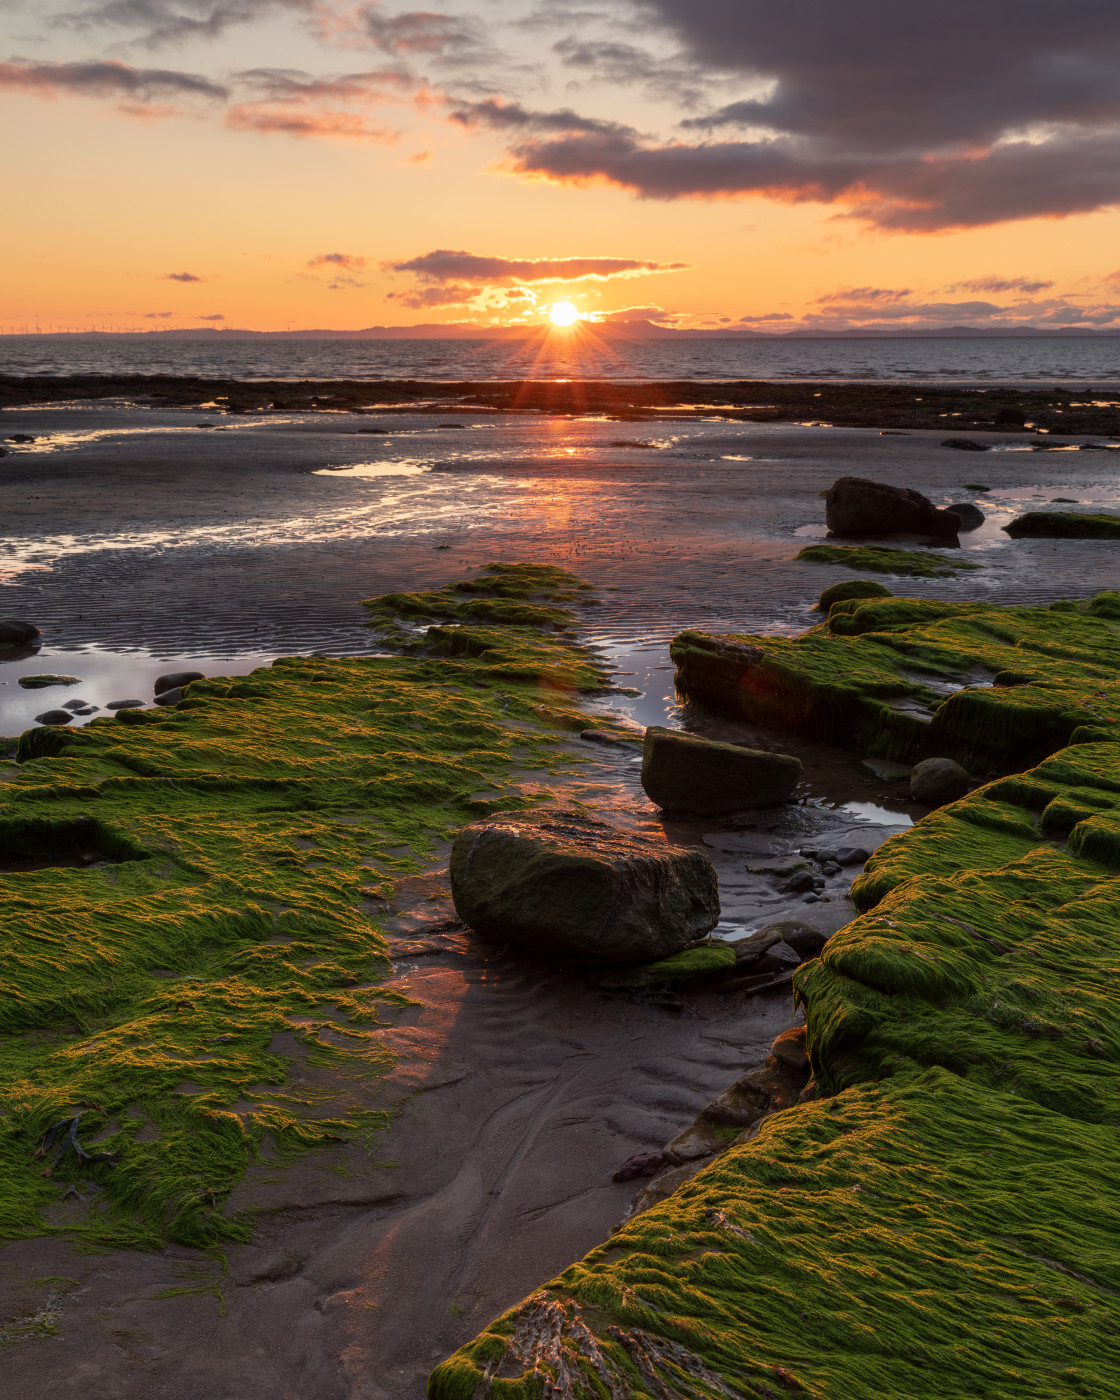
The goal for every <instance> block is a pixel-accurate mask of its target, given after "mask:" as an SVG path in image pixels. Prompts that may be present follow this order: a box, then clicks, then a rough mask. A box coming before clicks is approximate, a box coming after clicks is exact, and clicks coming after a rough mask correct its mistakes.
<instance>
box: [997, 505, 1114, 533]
mask: <svg viewBox="0 0 1120 1400" xmlns="http://www.w3.org/2000/svg"><path fill="white" fill-rule="evenodd" d="M1003 528H1004V529H1005V530H1006V531H1007V533H1008V534H1009V535H1010V536H1011V538H1012V539H1013V540H1019V539H1046V540H1120V515H1109V514H1108V513H1107V512H1104V511H1099V512H1097V513H1096V514H1089V513H1086V514H1084V515H1082V514H1080V513H1079V512H1077V511H1072V510H1029V511H1027V513H1026V514H1025V515H1017V516H1016V517H1015V519H1014V520H1012V521H1011V523H1010V524H1008V525H1004V527H1003Z"/></svg>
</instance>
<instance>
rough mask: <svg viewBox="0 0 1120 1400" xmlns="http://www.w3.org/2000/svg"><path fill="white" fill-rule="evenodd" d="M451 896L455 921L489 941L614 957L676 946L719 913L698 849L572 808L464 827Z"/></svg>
mask: <svg viewBox="0 0 1120 1400" xmlns="http://www.w3.org/2000/svg"><path fill="white" fill-rule="evenodd" d="M451 893H452V897H453V899H454V901H455V908H456V910H457V911H458V913H459V917H460V918H461V919H462V920H463V921H464V923H466V924H469V925H470V927H471V928H473V929H474V930H475V932H476V933H479V934H481V935H482V936H483V937H485V938H494V939H501V940H504V941H506V942H509V943H514V944H516V945H517V946H518V947H521V948H526V949H529V950H530V951H532V952H535V953H543V954H546V955H552V956H563V957H577V958H594V959H600V960H602V961H604V962H611V963H638V962H648V961H650V960H652V959H655V958H664V957H667V956H669V955H670V954H672V953H677V952H680V951H681V950H682V949H683V948H684V947H685V946H686V945H687V944H689V943H692V942H694V941H695V940H696V939H698V938H702V937H703V936H704V935H705V934H707V933H708V932H709V931H710V930H711V929H712V928H713V927H714V926H715V923H716V920H717V919H718V917H719V896H718V894H717V888H716V872H715V868H714V867H713V865H712V863H711V861H710V860H709V859H708V857H707V855H706V854H705V853H704V852H703V851H701V850H698V849H697V848H695V847H689V848H675V847H672V846H669V845H667V844H665V843H664V842H660V841H653V840H650V839H647V838H643V837H636V836H632V835H630V834H628V833H626V832H624V831H621V830H620V829H619V828H618V827H615V826H610V825H608V824H607V823H605V822H600V821H593V820H591V819H590V818H588V817H585V816H582V815H580V814H576V813H571V812H555V811H554V812H549V813H544V814H534V815H533V816H515V815H510V816H503V817H498V818H495V819H493V820H491V821H486V822H479V823H476V824H475V825H472V826H468V827H466V828H464V830H462V831H461V832H460V833H459V834H458V836H457V837H456V838H455V842H454V845H453V846H452V850H451Z"/></svg>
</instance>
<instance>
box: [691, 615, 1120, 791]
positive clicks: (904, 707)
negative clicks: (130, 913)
mask: <svg viewBox="0 0 1120 1400" xmlns="http://www.w3.org/2000/svg"><path fill="white" fill-rule="evenodd" d="M1100 600H1103V602H1104V607H1103V608H1101V607H1098V601H1100ZM671 654H672V657H673V660H674V661H675V662H676V664H677V667H678V673H677V684H678V686H679V687H680V688H681V689H682V690H683V691H685V692H686V693H687V694H688V695H689V696H691V697H692V698H694V699H696V700H700V701H702V702H703V703H704V704H706V705H708V706H710V707H711V708H713V709H715V710H717V711H719V712H720V713H723V714H729V715H732V716H734V717H736V718H742V719H746V720H748V721H749V722H750V723H752V724H758V725H762V726H765V727H768V728H774V729H785V730H792V731H794V732H796V733H802V734H807V735H810V736H812V737H814V738H818V739H823V740H825V741H826V742H830V743H839V744H842V745H844V746H846V747H849V748H855V749H857V750H859V751H860V752H862V753H865V754H869V755H875V756H878V757H882V758H888V759H895V760H900V761H905V762H910V763H913V762H915V761H917V760H918V759H921V758H923V757H926V756H935V755H936V756H947V757H953V758H955V759H956V760H957V761H959V762H961V763H962V764H964V765H965V766H966V767H973V766H975V765H980V766H981V771H983V770H984V767H991V766H992V765H993V764H996V765H1001V766H1002V765H1006V764H1008V763H1011V762H1016V763H1022V762H1023V761H1024V760H1025V761H1027V762H1029V761H1031V760H1032V759H1034V760H1036V761H1037V759H1038V758H1041V757H1042V756H1043V755H1044V754H1046V753H1051V752H1053V751H1055V750H1056V749H1059V748H1061V747H1063V746H1064V745H1065V744H1067V743H1069V742H1070V740H1071V738H1072V737H1073V735H1074V734H1075V733H1076V732H1077V731H1078V730H1079V729H1082V728H1084V727H1086V726H1092V727H1095V728H1098V729H1109V728H1113V727H1114V726H1115V727H1120V689H1118V687H1117V684H1116V682H1117V678H1118V677H1120V627H1118V626H1117V620H1116V619H1114V618H1113V617H1112V616H1111V615H1110V601H1109V597H1108V595H1100V599H1093V600H1091V601H1089V602H1088V603H1079V604H1076V605H1075V607H1074V610H1073V611H1072V612H1054V611H1053V610H1051V609H1049V608H1036V607H1016V608H1004V607H997V606H993V605H991V604H987V603H969V602H958V603H948V602H937V601H934V600H932V599H915V598H893V597H887V598H863V599H861V598H853V599H848V600H844V601H840V602H836V603H833V605H832V607H831V608H830V610H829V615H828V621H827V622H826V623H824V624H823V625H822V626H819V627H815V628H812V629H810V630H809V631H808V632H806V633H805V634H803V635H802V636H801V637H797V638H792V639H791V638H785V637H761V636H743V635H738V634H730V635H728V634H724V635H713V634H710V633H704V632H698V631H687V632H682V633H680V634H679V635H678V636H677V637H676V638H674V640H673V644H672V648H671ZM947 691H948V692H950V693H949V694H948V695H947V694H946V692H947Z"/></svg>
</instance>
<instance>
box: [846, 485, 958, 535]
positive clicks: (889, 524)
mask: <svg viewBox="0 0 1120 1400" xmlns="http://www.w3.org/2000/svg"><path fill="white" fill-rule="evenodd" d="M825 521H826V523H827V525H828V528H829V530H830V531H831V532H832V533H833V534H834V535H856V536H859V535H891V534H897V533H913V534H917V535H935V536H937V537H938V538H945V539H949V538H952V537H953V536H954V535H956V534H957V533H958V532H959V530H960V528H961V521H960V517H959V516H958V515H956V514H954V513H953V512H952V511H949V510H940V509H938V507H937V506H935V505H934V504H933V502H932V501H931V500H929V498H928V497H926V496H923V495H922V494H921V492H920V491H914V490H911V489H910V488H908V487H905V486H888V485H887V484H886V483H885V482H881V481H868V480H867V479H866V478H865V477H859V476H842V477H840V479H839V480H838V481H835V482H833V484H832V486H831V487H829V490H828V494H827V496H826V497H825Z"/></svg>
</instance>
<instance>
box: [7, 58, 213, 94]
mask: <svg viewBox="0 0 1120 1400" xmlns="http://www.w3.org/2000/svg"><path fill="white" fill-rule="evenodd" d="M0 88H7V89H8V90H10V91H17V92H30V93H34V94H36V95H37V96H39V97H52V98H53V97H60V96H63V95H76V96H81V97H116V98H125V99H127V100H129V101H130V102H134V103H135V102H140V103H147V102H156V101H165V100H166V99H167V98H169V97H170V98H175V97H193V98H199V97H201V98H207V99H211V100H214V101H224V100H225V99H226V98H227V97H228V96H229V90H228V89H227V88H225V87H223V86H222V85H221V84H220V83H214V82H211V81H210V79H209V78H203V77H201V76H200V75H199V74H197V73H178V72H175V71H174V70H172V69H166V68H132V67H130V66H129V65H128V64H127V63H118V62H116V61H115V60H105V61H97V62H90V63H30V62H27V61H25V60H21V59H15V60H13V61H12V62H11V63H0Z"/></svg>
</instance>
